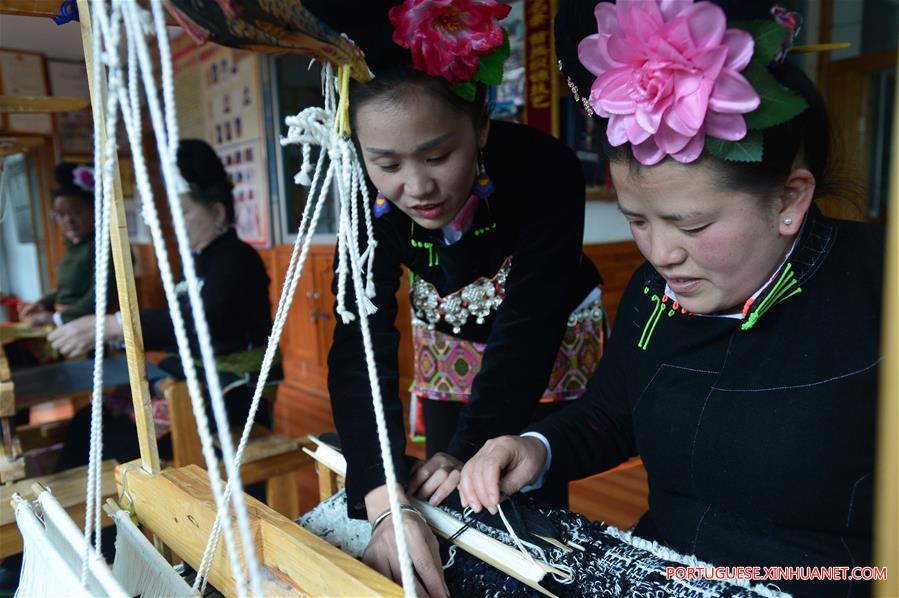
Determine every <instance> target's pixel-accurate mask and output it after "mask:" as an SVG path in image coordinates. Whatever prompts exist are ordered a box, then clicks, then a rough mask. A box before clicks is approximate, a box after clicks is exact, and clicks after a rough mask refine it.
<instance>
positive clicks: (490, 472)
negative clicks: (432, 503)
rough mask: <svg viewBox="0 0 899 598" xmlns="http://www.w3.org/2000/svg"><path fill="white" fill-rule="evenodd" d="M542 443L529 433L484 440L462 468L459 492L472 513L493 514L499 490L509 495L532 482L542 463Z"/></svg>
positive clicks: (543, 449) (541, 469)
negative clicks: (487, 512)
mask: <svg viewBox="0 0 899 598" xmlns="http://www.w3.org/2000/svg"><path fill="white" fill-rule="evenodd" d="M546 457H547V455H546V447H545V446H544V445H543V443H542V442H541V441H540V439H538V438H534V437H531V436H500V437H499V438H493V439H491V440H488V441H487V442H486V443H484V446H483V447H482V448H481V450H479V451H478V453H477V454H476V455H475V456H474V457H472V458H471V460H470V461H469V462H468V463H466V464H465V467H464V468H463V469H462V481H461V482H459V496H460V497H461V499H462V506H463V507H471V508H472V509H473V510H474V511H475V512H476V513H480V511H481V509H482V508H484V507H486V508H487V510H488V511H490V512H491V513H493V514H494V515H495V514H496V505H497V504H498V503H499V498H500V492H502V493H503V494H506V495H512V494H515V493H516V492H518V491H519V490H521V488H523V487H524V486H527V485H528V484H532V483H534V482H535V481H536V480H537V478H539V477H540V474H541V473H542V472H543V468H544V467H545V465H546Z"/></svg>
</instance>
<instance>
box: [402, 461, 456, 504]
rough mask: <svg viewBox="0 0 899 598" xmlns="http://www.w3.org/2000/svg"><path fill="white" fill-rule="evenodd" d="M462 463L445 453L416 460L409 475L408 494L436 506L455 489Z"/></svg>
mask: <svg viewBox="0 0 899 598" xmlns="http://www.w3.org/2000/svg"><path fill="white" fill-rule="evenodd" d="M462 465H463V463H462V462H461V461H459V460H458V459H456V458H455V457H453V456H452V455H449V454H447V453H437V454H436V455H434V456H433V457H431V458H430V459H428V460H427V461H416V462H415V465H413V466H412V472H411V475H410V476H409V488H408V492H409V494H413V495H415V496H416V498H420V499H421V500H426V501H428V502H430V503H431V504H432V505H434V506H437V505H439V504H440V503H442V502H443V499H445V498H446V497H447V496H449V495H450V493H452V491H453V490H455V489H456V486H458V485H459V480H460V479H461V472H462Z"/></svg>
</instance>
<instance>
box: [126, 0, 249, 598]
mask: <svg viewBox="0 0 899 598" xmlns="http://www.w3.org/2000/svg"><path fill="white" fill-rule="evenodd" d="M151 5H152V6H153V11H154V18H155V19H156V22H157V24H162V26H161V27H160V26H159V25H157V31H156V34H157V40H158V41H159V52H160V62H161V63H162V76H163V81H162V89H163V94H164V100H165V114H166V117H167V118H166V128H167V131H166V135H167V138H168V149H169V151H168V152H167V153H163V151H162V147H160V154H161V157H162V162H163V164H164V165H166V166H167V167H164V168H163V173H164V174H165V175H167V176H165V178H166V185H167V186H170V185H171V186H170V187H169V194H168V199H169V207H170V212H171V214H172V217H173V224H174V228H175V236H176V239H177V243H178V250H179V253H180V254H181V258H182V263H183V265H184V277H185V280H186V281H187V293H188V297H189V299H190V306H191V312H192V316H193V321H194V327H195V329H196V332H197V338H198V340H199V346H200V355H201V359H202V363H203V368H204V371H205V374H206V388H207V391H208V392H209V395H210V398H211V404H212V412H213V416H214V419H215V422H216V427H217V430H216V431H217V433H218V437H219V445H220V447H221V451H222V460H223V461H224V463H225V468H226V471H227V472H228V479H234V480H235V481H236V485H237V487H238V488H239V489H240V490H242V489H243V488H242V485H241V484H240V481H239V477H240V471H239V469H238V468H237V467H236V463H235V460H234V446H233V440H232V438H231V432H230V423H229V421H228V414H227V410H226V409H225V404H224V399H223V395H222V388H221V382H220V380H219V376H218V370H217V367H216V362H215V354H214V352H213V350H212V338H211V335H210V333H209V325H208V323H207V321H206V314H205V308H204V305H203V300H202V297H201V296H200V285H199V281H198V280H197V275H196V268H195V267H194V258H193V253H192V252H191V251H190V246H189V242H188V238H187V227H186V225H185V222H184V213H183V210H182V208H181V202H180V200H179V198H178V196H177V194H176V193H173V191H174V183H175V178H174V176H173V175H174V173H175V172H177V165H176V153H177V148H178V129H177V118H176V114H175V105H174V82H173V79H172V69H171V52H170V49H169V45H168V40H167V39H164V38H165V36H167V35H168V33H167V30H166V29H165V27H164V23H163V19H162V12H161V11H162V2H161V0H152V2H151ZM141 67H142V68H149V65H144V64H143V63H141ZM156 101H157V102H158V99H157V100H156ZM151 115H152V111H151ZM160 124H161V123H160ZM161 128H162V127H161V126H159V125H158V124H157V123H154V129H156V130H157V131H158V130H160V129H161ZM190 366H191V367H193V360H190ZM214 471H216V473H217V470H214ZM217 485H218V486H219V487H220V480H218V479H217ZM231 503H232V505H233V507H234V513H235V515H236V519H237V527H238V532H239V534H240V538H241V544H242V546H241V547H242V549H243V554H244V558H245V561H246V564H247V568H248V570H249V578H250V589H251V591H252V593H253V594H254V595H261V594H262V585H261V581H260V576H259V565H258V559H257V555H256V550H255V543H254V538H253V536H252V533H251V531H250V523H249V514H248V512H247V506H246V500H245V497H244V494H243V492H242V491H240V492H236V493H233V494H232V496H231ZM225 508H226V509H227V508H228V507H227V506H225ZM226 533H227V531H226ZM241 577H242V574H241Z"/></svg>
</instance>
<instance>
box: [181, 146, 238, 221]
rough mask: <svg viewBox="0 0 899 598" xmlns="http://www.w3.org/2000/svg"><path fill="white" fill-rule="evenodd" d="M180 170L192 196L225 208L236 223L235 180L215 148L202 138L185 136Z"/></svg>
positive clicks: (209, 205)
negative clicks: (231, 177) (232, 190)
mask: <svg viewBox="0 0 899 598" xmlns="http://www.w3.org/2000/svg"><path fill="white" fill-rule="evenodd" d="M178 170H179V171H181V176H182V177H184V180H185V181H187V184H188V185H189V186H190V196H191V198H193V200H194V201H196V202H197V203H200V204H203V205H205V206H206V207H210V208H211V207H212V206H214V205H215V204H217V203H220V204H222V205H223V206H224V207H225V217H226V218H227V219H228V223H229V224H233V223H234V198H233V196H232V195H231V187H232V184H231V179H230V178H228V173H227V172H225V166H224V165H223V164H222V161H221V159H220V158H219V157H218V154H216V153H215V150H214V149H212V147H211V146H210V145H209V144H208V143H206V142H205V141H203V140H202V139H182V140H181V141H180V142H179V143H178Z"/></svg>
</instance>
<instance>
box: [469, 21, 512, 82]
mask: <svg viewBox="0 0 899 598" xmlns="http://www.w3.org/2000/svg"><path fill="white" fill-rule="evenodd" d="M509 52H510V47H509V36H508V34H507V33H506V30H505V29H503V43H502V45H501V46H500V47H498V48H497V49H496V50H494V51H493V52H491V53H490V54H487V55H485V56H481V58H480V60H478V70H477V72H475V75H474V80H475V81H480V82H481V83H485V84H487V85H499V84H500V83H502V82H503V63H504V62H505V61H506V59H507V58H508V57H509Z"/></svg>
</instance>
